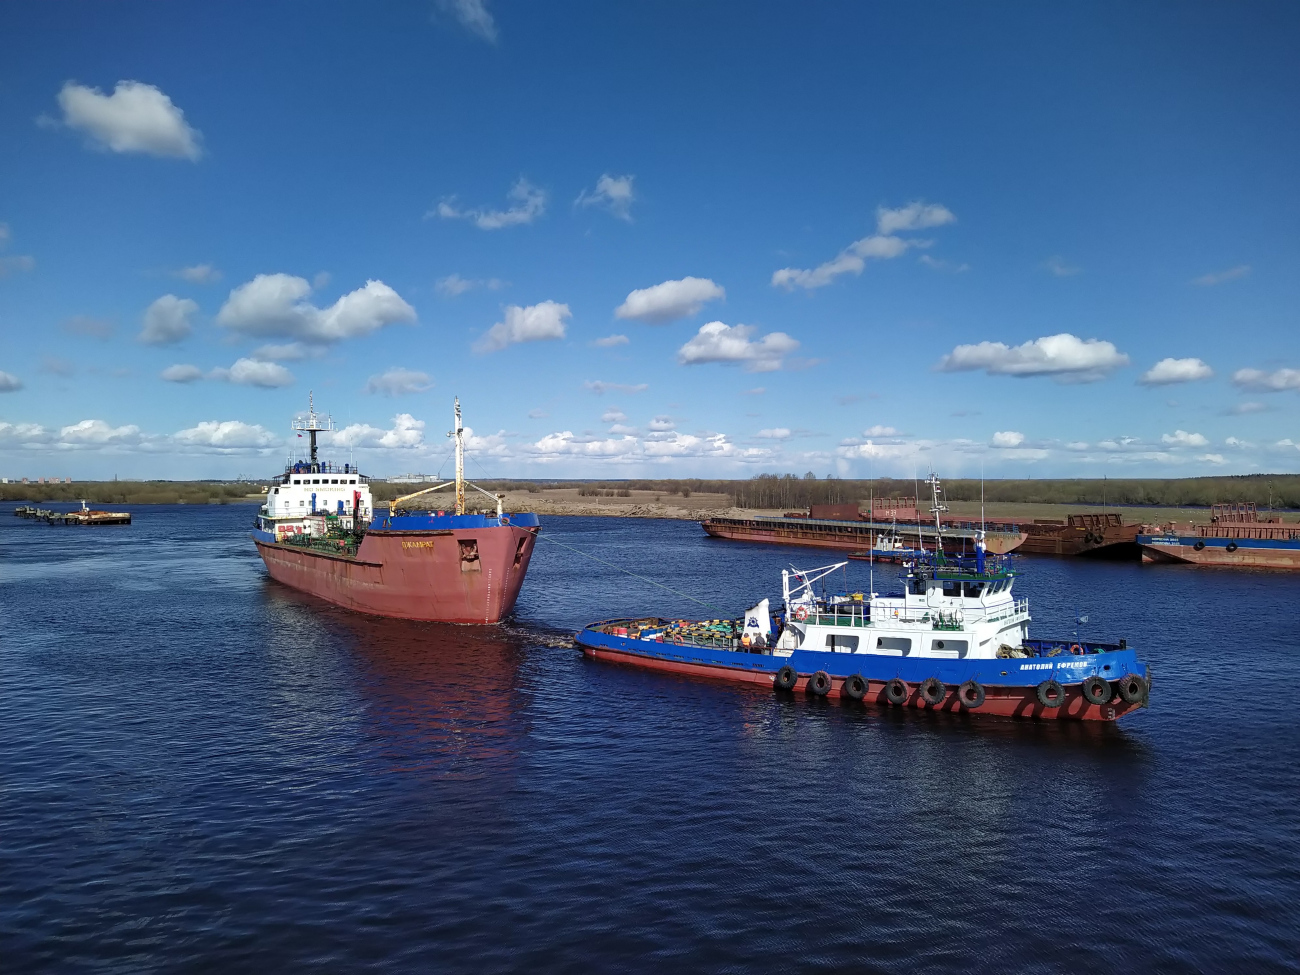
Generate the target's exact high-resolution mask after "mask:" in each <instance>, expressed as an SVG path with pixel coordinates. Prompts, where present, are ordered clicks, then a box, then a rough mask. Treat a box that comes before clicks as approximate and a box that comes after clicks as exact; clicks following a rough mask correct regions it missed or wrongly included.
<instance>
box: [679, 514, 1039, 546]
mask: <svg viewBox="0 0 1300 975" xmlns="http://www.w3.org/2000/svg"><path fill="white" fill-rule="evenodd" d="M700 527H702V528H703V529H704V530H705V531H706V532H708V533H709V534H710V535H712V536H713V537H714V538H726V539H729V540H730V541H733V542H766V543H767V544H769V545H806V546H808V547H809V548H835V549H846V550H848V551H852V552H862V551H865V550H866V549H869V548H871V546H872V544H873V541H874V539H873V538H872V534H871V532H870V531H868V530H866V529H858V528H857V526H855V525H854V526H848V527H849V530H848V531H833V530H830V529H826V528H821V527H818V526H816V525H808V524H802V525H801V524H800V523H799V520H798V519H797V518H791V519H790V523H789V524H788V525H785V524H764V525H762V526H751V525H736V524H727V523H725V522H721V521H719V520H716V519H708V520H705V521H702V522H700ZM899 531H900V533H903V529H901V528H900V529H899ZM880 534H884V532H883V531H882V532H880ZM1025 538H1026V536H1025V534H1024V533H1023V532H1021V533H1019V534H1010V533H996V534H995V533H992V532H990V533H989V534H988V535H987V536H986V538H985V545H986V546H987V549H988V551H989V552H991V553H993V554H994V555H1006V554H1007V553H1008V552H1013V551H1015V550H1016V549H1017V548H1018V547H1019V546H1020V545H1021V543H1023V542H1024V540H1025ZM925 544H926V546H927V547H929V548H933V547H934V543H933V542H932V541H931V540H930V539H926V540H925Z"/></svg>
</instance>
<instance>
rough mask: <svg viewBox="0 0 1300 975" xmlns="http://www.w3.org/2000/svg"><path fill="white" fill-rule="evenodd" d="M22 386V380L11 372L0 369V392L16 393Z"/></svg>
mask: <svg viewBox="0 0 1300 975" xmlns="http://www.w3.org/2000/svg"><path fill="white" fill-rule="evenodd" d="M22 388H23V384H22V381H21V380H20V379H19V378H18V377H17V376H15V375H14V374H13V373H11V372H4V371H0V393H16V392H18V390H20V389H22Z"/></svg>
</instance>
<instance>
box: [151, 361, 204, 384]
mask: <svg viewBox="0 0 1300 975" xmlns="http://www.w3.org/2000/svg"><path fill="white" fill-rule="evenodd" d="M158 376H159V378H161V379H165V380H167V382H169V383H192V382H196V381H197V380H199V379H202V378H203V370H202V369H200V368H199V367H198V366H191V365H188V364H186V363H180V362H178V363H177V364H176V365H174V366H168V367H167V368H166V369H164V370H163V371H162V372H160V373H159V374H158Z"/></svg>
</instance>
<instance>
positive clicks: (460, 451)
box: [447, 396, 465, 515]
mask: <svg viewBox="0 0 1300 975" xmlns="http://www.w3.org/2000/svg"><path fill="white" fill-rule="evenodd" d="M455 420H456V425H455V426H454V427H452V430H451V433H449V434H447V436H449V437H455V438H456V514H458V515H463V514H464V513H465V428H464V427H462V426H461V423H460V397H459V396H457V397H456V408H455Z"/></svg>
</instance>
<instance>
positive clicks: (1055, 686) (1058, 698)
mask: <svg viewBox="0 0 1300 975" xmlns="http://www.w3.org/2000/svg"><path fill="white" fill-rule="evenodd" d="M1036 692H1037V694H1038V703H1039V704H1041V705H1042V706H1043V707H1045V708H1059V707H1060V706H1061V705H1062V704H1064V703H1065V688H1064V687H1062V686H1061V682H1060V681H1059V680H1057V679H1056V678H1055V677H1049V678H1047V680H1045V681H1043V682H1042V683H1041V684H1039V685H1038V687H1037V688H1036Z"/></svg>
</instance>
